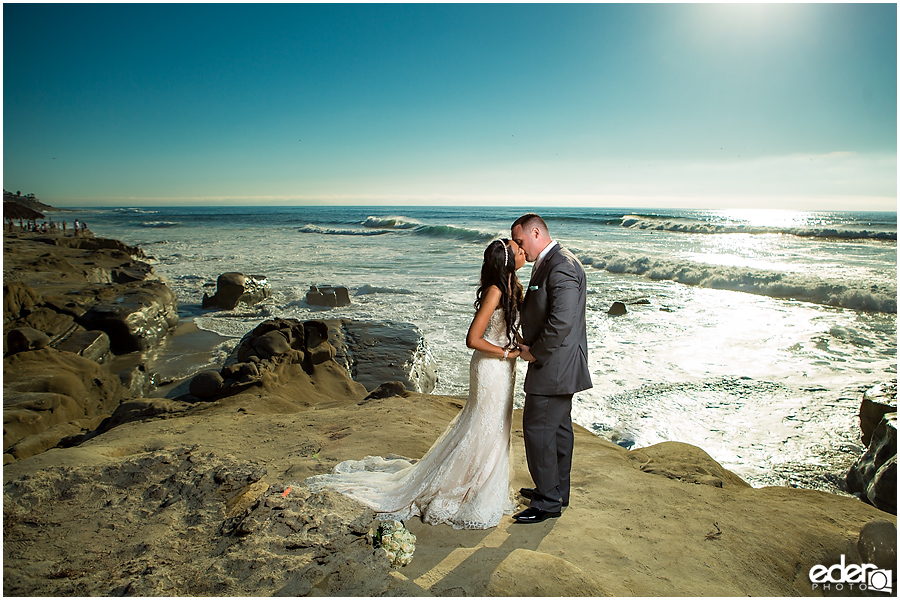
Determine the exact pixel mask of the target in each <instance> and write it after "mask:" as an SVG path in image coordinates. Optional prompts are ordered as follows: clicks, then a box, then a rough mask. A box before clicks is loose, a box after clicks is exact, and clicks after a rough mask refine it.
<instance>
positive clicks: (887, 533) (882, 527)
mask: <svg viewBox="0 0 900 600" xmlns="http://www.w3.org/2000/svg"><path fill="white" fill-rule="evenodd" d="M856 548H857V550H859V556H860V558H862V561H863V562H864V563H869V564H873V565H875V566H877V567H878V568H879V569H890V570H891V571H893V572H894V573H896V572H897V526H896V525H894V524H893V523H891V522H890V521H885V520H883V519H877V520H875V521H869V522H868V523H866V524H865V525H864V526H863V528H862V529H861V530H860V532H859V539H858V540H857V542H856Z"/></svg>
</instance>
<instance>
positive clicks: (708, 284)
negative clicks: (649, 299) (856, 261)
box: [580, 254, 897, 313]
mask: <svg viewBox="0 0 900 600" xmlns="http://www.w3.org/2000/svg"><path fill="white" fill-rule="evenodd" d="M580 258H581V262H582V263H583V264H584V265H585V266H588V265H590V266H591V267H593V268H595V269H602V270H605V271H607V272H609V273H616V274H630V275H638V276H641V277H646V278H647V279H652V280H657V281H658V280H668V281H674V282H677V283H682V284H685V285H692V286H697V287H703V288H710V289H716V290H731V291H736V292H746V293H749V294H757V295H761V296H769V297H772V298H782V299H790V300H800V301H803V302H812V303H814V304H822V305H825V306H834V307H840V308H849V309H852V310H860V311H867V312H882V313H896V312H897V288H896V287H890V286H887V285H877V284H873V283H869V282H853V281H845V282H841V283H834V282H828V281H822V280H821V279H816V278H814V277H810V276H807V275H802V274H797V273H784V272H778V271H767V270H762V269H748V268H738V267H728V266H721V265H708V264H703V263H694V262H688V261H677V260H667V259H660V258H651V257H648V256H622V255H615V254H608V255H606V256H601V257H592V256H586V257H583V258H582V257H580Z"/></svg>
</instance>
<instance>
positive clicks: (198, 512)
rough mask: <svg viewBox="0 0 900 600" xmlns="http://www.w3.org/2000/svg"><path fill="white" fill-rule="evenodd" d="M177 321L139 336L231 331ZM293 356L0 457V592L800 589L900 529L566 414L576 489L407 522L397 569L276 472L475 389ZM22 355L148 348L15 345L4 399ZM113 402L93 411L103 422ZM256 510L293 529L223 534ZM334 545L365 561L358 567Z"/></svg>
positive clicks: (335, 457) (421, 420) (168, 351)
mask: <svg viewBox="0 0 900 600" xmlns="http://www.w3.org/2000/svg"><path fill="white" fill-rule="evenodd" d="M4 241H6V238H4ZM48 248H51V249H52V248H62V250H58V251H56V252H53V251H52V250H51V251H50V252H49V253H50V255H51V256H50V257H47V256H44V257H42V258H48V259H49V258H52V257H53V256H54V255H55V256H56V257H57V258H59V259H60V260H64V261H65V262H66V263H68V265H69V267H76V270H77V269H81V266H80V263H78V261H77V260H76V258H77V256H76V255H74V254H70V253H69V250H68V249H65V248H63V247H61V246H52V245H46V247H39V250H41V251H43V252H42V253H43V254H47V249H48ZM97 251H98V250H78V252H83V253H85V254H86V253H88V252H95V253H96V252H97ZM112 252H115V251H114V250H104V251H103V252H101V253H100V254H94V255H93V256H91V257H89V258H86V259H84V260H87V261H88V262H97V258H98V257H102V256H106V255H107V254H109V253H112ZM36 258H41V257H40V256H38V257H36ZM19 259H21V257H19ZM19 259H16V260H19ZM117 260H119V266H112V265H111V264H110V265H105V266H104V265H102V264H101V265H100V266H102V267H103V268H106V269H107V270H108V271H109V273H112V271H113V270H114V269H121V268H122V265H125V264H130V263H131V262H132V261H131V259H130V258H129V257H127V256H119V257H118V259H117ZM45 262H46V261H45ZM22 264H24V263H22ZM56 264H60V263H56ZM8 266H9V267H10V268H12V267H13V266H15V261H13V262H12V263H10V264H7V262H6V261H4V286H6V285H7V284H8V282H7V276H6V269H7V267H8ZM63 266H64V267H65V265H63ZM94 266H96V265H94ZM66 268H68V267H66ZM129 268H131V269H134V268H136V267H129ZM81 270H82V271H83V269H81ZM79 272H81V271H79ZM25 275H26V274H23V275H22V277H23V278H26V279H27V277H26V276H25ZM29 276H30V275H29ZM50 279H51V280H52V278H50ZM21 280H22V279H21V278H20V279H16V281H21ZM79 281H80V280H79ZM70 284H71V282H70ZM47 285H48V286H49V287H48V288H47V289H51V288H52V289H54V290H58V289H59V287H60V286H61V285H63V284H62V283H60V282H59V281H48V284H47ZM79 285H80V284H79ZM85 285H94V284H87V283H85ZM104 285H108V284H104ZM44 295H45V296H47V295H46V294H44ZM45 301H46V298H45ZM171 333H172V334H171V335H168V336H166V337H164V338H163V339H162V340H161V341H160V342H159V343H158V345H156V346H152V347H150V348H149V349H147V350H144V352H145V353H148V352H149V353H153V352H156V357H155V360H157V361H158V362H157V364H160V365H165V364H172V362H171V359H172V357H180V356H184V355H187V356H190V357H192V358H190V360H192V361H194V362H195V363H196V364H197V365H198V366H202V365H201V363H203V362H204V360H205V359H204V358H203V355H204V353H205V352H206V351H207V348H208V344H210V343H214V344H215V343H218V340H217V339H216V338H218V337H219V336H218V335H217V334H211V335H207V334H210V333H211V332H204V331H203V330H201V329H199V328H198V327H197V326H196V324H194V323H193V322H192V321H182V322H180V323H178V324H177V325H176V326H174V327H173V330H172V332H171ZM211 336H216V337H211ZM326 343H327V342H326ZM301 355H302V353H299V354H297V353H294V352H287V353H285V354H284V355H279V356H274V357H273V358H272V359H271V361H269V362H271V365H270V366H267V367H266V369H262V370H261V377H260V380H259V383H258V385H255V386H252V387H249V388H247V389H245V390H243V391H241V392H239V393H236V394H233V395H230V396H226V397H221V398H218V399H214V400H212V401H208V402H186V401H184V400H183V399H180V396H179V394H177V393H175V392H174V391H173V389H169V390H165V391H164V392H163V393H162V395H161V396H160V395H157V394H156V393H153V394H151V395H150V396H144V395H140V396H138V395H136V394H133V393H132V395H131V396H129V395H128V394H127V393H126V392H125V391H124V390H120V393H119V395H118V396H115V397H110V399H109V400H110V403H109V404H108V405H107V406H108V407H109V408H111V409H112V410H109V412H110V413H111V412H113V411H117V412H118V413H119V414H120V415H122V416H123V419H124V420H123V421H122V422H121V423H119V424H118V425H117V426H115V427H112V428H109V429H107V430H105V431H104V432H103V433H101V434H100V435H95V436H92V437H90V438H89V439H86V440H85V441H83V442H81V443H78V444H74V445H72V446H71V447H59V448H51V449H48V450H46V451H43V452H39V453H35V454H33V455H31V456H29V457H24V458H22V459H19V460H16V461H15V462H10V463H8V464H6V465H5V467H4V514H5V517H6V522H5V525H4V593H5V594H8V595H111V594H114V593H128V594H134V595H149V596H156V595H175V596H178V595H267V594H276V593H293V594H300V595H305V594H311V595H322V594H324V595H340V596H343V595H353V594H359V593H361V591H363V592H362V593H363V594H364V595H381V594H385V595H461V594H465V595H475V596H485V595H516V596H530V595H547V594H550V595H563V596H566V595H592V596H596V595H614V596H657V595H703V596H707V595H708V596H722V595H725V596H731V595H744V594H748V593H749V594H751V595H763V596H780V595H798V594H799V595H809V594H814V593H815V592H814V591H813V590H812V589H811V587H810V583H809V580H808V577H807V573H808V572H809V569H810V568H811V567H812V566H814V565H816V564H834V563H836V562H837V561H838V560H839V557H840V556H841V555H842V554H843V555H845V556H846V557H847V561H848V562H853V561H856V562H859V561H862V560H863V559H864V557H863V555H861V554H860V549H859V546H858V543H857V542H858V538H859V535H860V531H861V530H862V529H863V526H864V525H866V524H867V523H871V522H873V521H878V522H881V521H886V522H888V523H889V524H893V526H894V527H895V526H896V517H895V516H893V515H891V514H889V513H885V512H883V511H880V510H878V509H876V508H874V507H872V506H869V505H866V504H864V503H862V502H860V501H858V500H856V499H853V498H848V497H842V496H838V495H835V494H829V493H826V492H818V491H812V490H803V489H795V488H784V487H767V488H752V487H750V486H749V485H747V484H746V483H745V482H743V481H742V480H740V478H738V477H737V476H735V475H734V474H732V473H730V472H728V471H727V470H726V469H724V468H722V467H721V466H720V465H719V464H718V463H716V462H715V461H714V460H713V459H712V458H710V457H709V456H708V455H707V454H706V453H705V452H704V451H703V450H701V449H700V448H697V447H694V446H690V445H688V444H681V443H677V442H665V443H662V444H656V445H654V446H650V447H647V448H639V449H635V450H630V451H629V450H626V449H624V448H622V447H620V446H617V445H615V444H613V443H611V442H607V441H605V440H602V439H601V438H599V437H597V436H596V435H595V434H593V433H591V432H589V431H588V430H586V429H583V428H582V427H579V426H575V429H576V447H575V448H576V450H575V452H576V455H575V460H574V464H573V484H574V485H573V488H574V493H573V498H572V504H571V506H570V507H569V508H567V509H566V510H565V512H564V514H563V516H562V517H560V518H559V519H554V520H551V521H547V522H545V523H542V524H538V525H533V526H525V525H518V524H514V523H512V521H511V520H509V521H506V520H505V521H504V522H502V523H501V525H500V526H498V527H496V528H493V529H491V530H487V531H479V530H476V531H457V530H453V529H451V528H450V527H447V526H429V525H425V524H423V523H421V522H420V521H418V520H415V519H413V520H411V521H409V522H407V524H406V525H407V527H408V528H409V529H410V531H412V532H413V533H414V534H415V535H416V536H417V538H418V541H417V545H416V552H415V554H414V558H413V561H412V563H411V564H410V565H409V566H407V567H404V568H401V569H391V568H390V567H389V566H388V565H387V564H386V563H385V562H379V560H380V559H378V555H377V554H376V553H375V552H374V549H373V548H372V547H371V544H370V543H369V542H368V541H367V539H368V538H366V537H365V536H362V535H361V533H360V532H364V531H365V530H366V528H367V527H371V526H372V525H373V524H374V521H373V520H372V515H370V514H367V513H365V512H363V513H360V512H359V508H358V506H351V505H355V503H349V501H348V502H344V501H343V500H342V499H341V498H342V497H337V496H338V495H335V494H332V493H330V492H323V493H322V495H318V494H317V495H315V496H304V495H303V494H296V495H287V494H286V492H285V490H286V489H287V488H286V486H288V485H290V483H292V482H294V483H296V482H302V481H303V479H304V478H305V477H308V476H310V475H314V474H319V473H323V472H327V471H328V470H330V469H331V468H332V467H333V466H334V465H335V464H337V463H338V462H340V461H342V460H345V459H348V458H362V457H363V456H365V455H368V454H375V455H378V454H381V455H384V454H385V453H387V452H392V453H395V454H400V455H404V456H410V457H418V456H421V455H422V454H423V453H424V452H425V451H426V450H427V449H428V448H429V447H430V445H431V443H432V442H433V441H434V440H435V439H436V437H437V436H438V435H439V434H440V432H441V431H443V429H444V427H445V426H446V424H447V423H448V422H449V421H450V420H451V419H452V418H453V417H454V416H455V414H456V413H457V412H458V410H459V409H460V408H461V407H462V405H463V403H464V399H460V398H453V397H448V396H440V395H432V394H420V393H416V392H409V391H407V392H404V393H402V394H399V395H396V394H394V395H387V396H385V397H381V398H371V397H370V394H369V393H368V391H367V390H366V389H365V387H364V386H362V385H361V384H359V383H358V382H355V381H353V380H352V379H351V378H350V376H349V373H348V372H347V370H346V369H345V368H343V367H342V366H341V365H339V364H338V363H337V362H335V360H334V359H333V356H334V355H333V354H332V355H331V357H332V358H328V354H327V353H325V354H322V353H321V352H320V353H319V354H318V356H319V358H317V359H316V360H318V361H319V362H316V363H315V365H313V366H312V367H310V365H309V364H304V363H303V357H302V356H301ZM29 358H34V359H35V364H49V365H50V366H51V367H52V368H55V369H56V371H55V373H54V374H53V376H54V377H59V376H60V374H61V371H60V369H62V368H63V367H65V368H69V367H68V366H66V365H71V369H70V371H67V372H70V373H71V374H72V375H71V376H70V375H66V377H76V376H77V373H79V369H88V368H91V369H94V370H93V371H91V373H92V374H93V373H96V374H97V375H96V377H100V378H101V382H102V383H103V385H102V386H99V387H94V388H90V389H87V390H85V391H84V392H79V393H84V394H88V395H90V394H93V393H99V392H98V391H97V390H99V389H101V388H102V389H104V390H110V389H112V388H115V385H116V384H115V379H113V378H112V376H113V374H115V373H116V372H117V369H118V367H119V366H120V365H115V362H116V361H117V360H121V361H125V360H126V359H134V358H136V356H130V357H128V356H127V355H126V358H122V356H120V357H118V358H113V359H112V360H111V361H109V363H106V364H107V366H108V367H113V366H114V367H115V368H114V369H109V368H107V367H102V368H101V367H100V366H97V365H96V363H93V362H92V361H90V360H88V359H86V358H84V357H80V356H77V355H74V354H71V353H66V352H61V351H58V350H55V349H53V348H48V347H45V348H42V349H35V350H27V351H24V352H20V353H18V354H16V355H13V356H10V357H6V358H5V359H4V375H5V376H4V388H5V389H4V398H5V399H6V398H7V397H8V395H9V392H8V386H11V385H17V383H16V379H15V377H16V373H17V372H16V371H14V370H13V367H17V366H18V367H21V365H22V364H24V363H26V362H27V359H29ZM76 359H77V360H76ZM264 362H265V361H264ZM92 364H93V365H94V366H93V367H91V366H90V365H92ZM54 365H58V366H57V367H53V366H54ZM129 368H131V369H132V370H133V369H135V368H136V367H135V366H134V365H130V367H129ZM145 368H146V366H145ZM126 370H127V369H126ZM19 372H21V371H19ZM85 372H86V371H85ZM104 372H106V373H107V374H108V375H104V374H103V373H104ZM10 376H12V378H11V377H10ZM92 376H93V375H92ZM20 381H24V380H20ZM181 383H183V382H181ZM80 385H81V384H80ZM84 385H87V384H84ZM137 388H138V389H145V388H141V387H140V386H137ZM58 389H60V390H61V388H58ZM116 389H118V388H116ZM133 389H134V388H133ZM157 391H159V390H157ZM116 402H118V403H119V407H118V408H116V407H115V406H114V405H115V403H116ZM5 408H6V407H5ZM5 413H6V410H5ZM103 414H105V413H98V415H97V416H95V417H92V419H93V420H92V421H91V423H87V422H84V423H82V424H81V426H82V428H86V427H94V428H97V427H98V426H99V425H100V422H99V421H97V419H101V418H103V417H102V415H103ZM5 417H6V414H5ZM512 446H513V450H512V453H513V454H512V460H513V465H514V469H515V473H514V476H513V481H512V482H511V487H512V489H518V488H519V487H529V486H530V485H531V482H530V478H529V477H528V473H527V467H526V466H525V460H524V448H523V442H522V430H521V411H520V410H516V411H514V430H513V440H512ZM179 465H180V466H179ZM134 473H140V475H139V476H135V475H134ZM214 474H215V476H214ZM283 494H284V495H283ZM521 500H522V499H521V498H519V501H520V502H521ZM98 503H101V505H102V506H103V507H104V510H102V511H100V512H98V511H97V510H96V507H97V506H98ZM278 506H281V507H282V508H277V507H278ZM265 507H269V508H266V510H270V511H273V510H274V511H275V512H274V513H272V514H273V515H275V514H276V513H277V514H278V515H281V516H279V517H278V518H277V519H275V520H274V521H271V522H270V523H276V524H277V523H282V524H284V525H285V526H289V527H288V529H287V530H285V532H283V533H279V532H278V531H280V530H275V529H271V530H270V529H267V527H274V526H275V525H263V524H262V523H261V524H259V525H258V526H255V527H256V528H255V529H254V528H252V527H250V525H246V526H245V528H249V529H247V531H248V533H246V534H242V535H240V536H235V535H232V534H228V533H227V531H228V527H226V526H225V525H227V524H228V523H237V522H241V523H243V522H244V521H245V520H247V519H252V518H254V517H253V515H255V514H257V513H259V511H262V510H263V509H264V508H265ZM279 511H280V512H279ZM289 515H292V516H289ZM235 519H237V520H238V521H235ZM279 519H280V520H279ZM285 519H287V520H285ZM303 523H305V524H306V525H302V524H303ZM327 523H343V525H341V526H340V527H338V528H337V529H335V530H333V531H332V533H333V537H327V539H326V538H323V537H315V536H312V535H311V534H309V535H310V536H311V537H308V538H304V539H305V540H306V541H303V542H302V543H300V542H297V541H295V538H293V537H291V535H293V534H290V535H289V530H290V528H291V527H294V529H295V531H301V530H302V531H306V532H307V533H309V532H312V531H313V530H314V529H315V528H318V530H319V531H320V532H324V531H325V530H326V529H328V528H327V527H326V524H327ZM292 524H293V525H292ZM301 525H302V526H301ZM347 527H349V528H350V529H347V530H345V529H341V528H347ZM304 528H305V529H304ZM353 528H356V529H353ZM357 530H359V531H357ZM717 531H718V533H717ZM304 535H306V534H304ZM321 535H324V533H321ZM329 535H331V534H329ZM894 535H895V537H896V533H895V534H894ZM292 540H294V541H292ZM351 551H352V552H351ZM353 552H355V553H356V554H353ZM344 556H356V557H359V558H360V565H361V566H352V565H351V564H350V563H347V562H346V559H345V558H342V557H344ZM186 557H191V559H190V560H185V558H186ZM248 565H256V567H251V566H248ZM884 568H890V567H884ZM538 572H543V573H549V574H555V575H551V576H550V577H549V578H543V577H538V576H536V575H535V573H538Z"/></svg>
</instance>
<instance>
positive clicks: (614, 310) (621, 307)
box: [606, 302, 628, 316]
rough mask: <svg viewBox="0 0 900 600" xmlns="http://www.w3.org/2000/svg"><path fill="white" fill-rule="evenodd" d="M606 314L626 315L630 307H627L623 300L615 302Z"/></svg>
mask: <svg viewBox="0 0 900 600" xmlns="http://www.w3.org/2000/svg"><path fill="white" fill-rule="evenodd" d="M606 314H608V315H612V316H618V315H624V314H628V309H627V308H625V304H624V303H622V302H613V303H612V306H610V307H609V310H608V311H607V312H606Z"/></svg>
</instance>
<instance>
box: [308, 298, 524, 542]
mask: <svg viewBox="0 0 900 600" xmlns="http://www.w3.org/2000/svg"><path fill="white" fill-rule="evenodd" d="M482 337H483V338H484V339H486V340H487V341H489V342H491V343H492V344H496V345H498V346H501V347H503V346H506V345H507V343H508V342H507V339H506V321H505V319H504V312H503V310H502V309H499V308H498V309H497V310H495V311H494V313H493V314H492V315H491V318H490V320H489V322H488V325H487V327H486V328H485V332H484V335H483V336H482ZM515 378H516V361H515V360H510V359H506V360H504V359H500V358H495V357H492V356H488V355H486V354H483V353H482V352H480V351H478V350H476V351H474V353H473V354H472V360H471V363H470V365H469V397H468V400H467V401H466V405H465V406H464V407H463V409H462V410H461V411H460V412H459V414H457V415H456V417H455V418H454V419H453V420H452V421H451V422H450V425H448V426H447V429H445V430H444V433H442V434H441V436H440V437H439V438H438V439H437V441H436V442H435V443H434V445H433V446H432V447H431V449H430V450H428V452H426V453H425V456H423V457H422V459H421V460H419V461H416V462H412V463H411V462H410V461H408V460H406V459H403V458H399V457H390V456H389V457H388V458H383V457H380V456H367V457H365V458H364V459H362V460H347V461H344V462H342V463H340V464H339V465H337V466H336V467H335V468H334V471H333V472H332V473H330V474H327V475H317V476H315V477H310V478H308V479H307V480H306V484H307V486H309V488H310V489H311V490H313V491H319V490H322V489H330V490H335V491H338V492H341V493H342V494H345V495H347V496H349V497H351V498H354V499H355V500H357V501H359V502H361V503H362V504H364V505H366V506H368V507H370V508H372V509H374V510H375V511H376V513H377V517H378V519H379V520H382V521H388V520H397V521H405V520H407V519H409V518H411V517H414V516H421V517H422V520H423V521H425V522H426V523H430V524H432V525H435V524H438V523H448V524H450V525H451V526H452V527H453V528H454V529H487V528H489V527H494V526H496V525H497V524H498V523H500V518H501V517H502V516H503V515H504V514H511V513H512V512H513V510H514V508H515V503H514V502H513V500H512V495H511V493H510V480H511V478H512V472H511V469H510V458H509V454H510V429H511V426H512V407H513V389H514V386H515Z"/></svg>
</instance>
